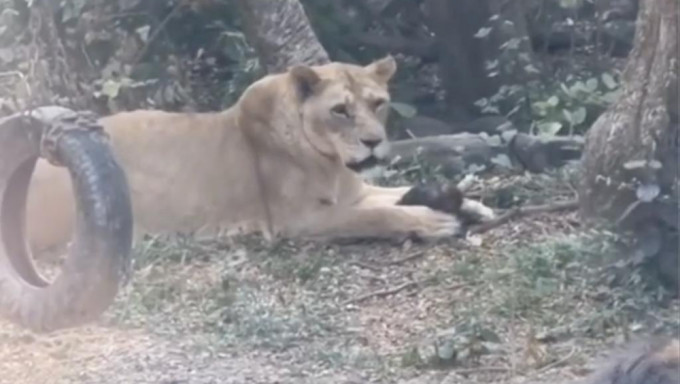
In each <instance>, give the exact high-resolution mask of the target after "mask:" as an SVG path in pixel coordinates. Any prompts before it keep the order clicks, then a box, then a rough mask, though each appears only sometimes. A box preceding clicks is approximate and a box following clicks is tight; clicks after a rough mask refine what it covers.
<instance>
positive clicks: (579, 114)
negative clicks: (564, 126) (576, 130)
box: [571, 107, 588, 125]
mask: <svg viewBox="0 0 680 384" xmlns="http://www.w3.org/2000/svg"><path fill="white" fill-rule="evenodd" d="M587 113H588V111H586V109H585V107H578V108H576V110H574V111H573V112H571V116H572V117H573V119H574V120H573V121H572V122H571V123H572V124H574V125H579V124H583V123H584V122H585V121H586V115H587Z"/></svg>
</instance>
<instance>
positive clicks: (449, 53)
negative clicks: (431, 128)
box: [425, 0, 533, 121]
mask: <svg viewBox="0 0 680 384" xmlns="http://www.w3.org/2000/svg"><path fill="white" fill-rule="evenodd" d="M425 4H426V6H427V18H428V24H429V26H430V29H431V30H432V31H433V32H434V34H435V35H436V40H437V41H436V43H437V46H438V48H439V67H440V73H441V77H442V80H443V83H444V87H445V89H446V97H447V107H448V109H449V114H450V119H451V120H452V121H468V120H471V119H472V118H474V117H476V116H479V115H480V110H479V108H478V107H477V106H475V105H474V104H475V102H476V101H477V100H479V99H482V98H488V97H490V96H492V95H493V94H495V93H496V91H497V90H498V87H499V85H500V84H501V83H506V84H507V83H515V82H517V81H519V82H521V83H523V82H524V81H525V80H519V79H516V78H515V77H516V76H517V75H518V73H517V72H518V70H522V74H524V72H523V68H524V67H525V66H526V65H527V64H529V63H532V62H533V60H532V58H533V54H532V51H531V44H530V43H529V38H528V32H527V23H526V20H525V19H524V17H525V16H524V12H523V11H522V5H521V2H518V1H511V2H500V1H498V0H458V1H451V0H426V1H425ZM492 15H499V16H500V17H499V18H496V19H495V21H490V18H491V16H492ZM506 20H507V21H511V22H512V23H507V22H505V21H506ZM483 27H491V30H490V32H489V34H488V36H487V37H485V38H478V37H475V35H476V34H477V32H479V30H480V29H481V28H483ZM514 39H516V42H517V48H515V49H514V50H512V52H511V53H512V54H511V55H510V57H511V58H512V60H514V61H517V62H519V61H518V60H520V59H519V58H523V59H521V60H525V61H527V62H526V63H523V64H522V65H513V67H517V68H516V69H513V70H512V73H500V76H494V77H489V75H488V73H487V69H486V63H487V61H488V62H491V61H494V60H500V61H501V62H502V63H501V65H506V64H507V63H504V61H506V58H503V57H500V53H501V51H500V50H499V47H500V46H501V45H502V44H503V43H506V42H508V41H510V40H514ZM513 64H515V63H513Z"/></svg>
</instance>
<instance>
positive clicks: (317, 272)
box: [0, 183, 680, 384]
mask: <svg viewBox="0 0 680 384" xmlns="http://www.w3.org/2000/svg"><path fill="white" fill-rule="evenodd" d="M525 184H526V183H525ZM525 187H526V185H524V186H523V188H525ZM528 189H530V188H528ZM524 190H527V188H525V189H524ZM515 195H519V193H515ZM553 197H554V196H553ZM617 241H618V239H617V238H616V236H614V235H613V234H610V233H607V232H606V231H604V230H597V231H596V230H593V229H588V228H584V227H583V226H582V225H580V224H579V221H578V217H577V216H576V213H574V212H564V213H552V214H543V215H538V216H532V217H526V218H522V219H519V220H515V221H512V222H510V223H508V224H506V225H504V226H502V227H499V228H496V229H494V230H492V231H490V232H487V233H484V234H482V235H481V236H479V237H476V238H469V239H451V240H446V241H441V242H436V243H431V244H414V243H411V242H408V241H407V242H402V243H396V242H395V243H385V242H365V243H361V244H323V243H309V242H302V241H287V240H281V241H277V242H275V243H273V244H270V243H265V242H263V241H262V240H261V239H260V238H259V237H257V236H242V237H238V238H232V239H226V240H224V241H219V242H218V241H215V242H196V241H192V240H187V239H183V238H169V239H161V238H151V239H147V240H146V241H144V242H143V243H142V244H140V245H139V246H138V247H137V249H136V255H137V259H136V273H135V276H134V278H133V281H132V282H131V283H130V284H129V285H128V286H126V287H125V289H124V291H123V292H122V294H121V295H119V297H118V298H117V301H116V303H115V305H114V307H113V308H111V309H110V310H109V311H107V312H106V314H105V315H104V316H103V317H102V319H101V320H100V321H98V322H97V323H96V324H93V325H91V326H87V327H82V328H78V329H72V330H68V331H62V332H58V333H55V334H51V335H33V334H30V333H28V332H26V331H24V330H22V329H19V328H17V327H15V326H13V325H10V324H7V323H4V322H0V383H2V384H5V383H7V384H22V383H27V384H34V383H163V384H180V383H182V384H184V383H192V384H193V383H197V384H198V383H200V384H203V383H256V384H257V383H263V384H264V383H347V384H349V383H409V384H415V383H423V384H430V383H431V384H452V383H525V382H536V383H538V382H551V383H560V382H565V383H566V382H570V381H572V380H573V379H575V378H578V377H580V376H582V375H585V374H587V373H588V372H589V371H590V370H591V369H592V368H593V367H595V366H597V364H598V363H599V362H600V361H601V358H602V357H605V356H606V354H607V352H609V351H610V349H611V347H612V346H615V345H619V344H621V343H622V342H624V341H626V340H628V339H630V338H635V337H636V336H638V335H639V336H644V335H647V334H651V333H655V332H667V333H669V332H675V333H676V334H677V332H678V329H679V326H680V320H679V319H680V316H679V314H680V312H679V308H680V305H679V303H678V302H677V300H674V299H672V298H670V297H669V295H668V294H667V292H666V291H664V290H663V289H662V288H659V287H658V286H655V285H653V284H652V283H650V279H649V278H648V277H646V276H645V275H644V274H640V273H638V272H637V271H628V270H624V271H618V272H617V271H613V272H612V271H610V269H608V267H606V266H610V265H611V263H609V260H610V258H609V256H612V255H615V254H617V249H618V248H617V246H616V245H617Z"/></svg>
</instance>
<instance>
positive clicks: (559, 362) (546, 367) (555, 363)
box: [534, 346, 578, 375]
mask: <svg viewBox="0 0 680 384" xmlns="http://www.w3.org/2000/svg"><path fill="white" fill-rule="evenodd" d="M577 349H578V348H576V347H575V346H572V347H571V350H570V351H569V353H567V354H566V355H565V356H564V357H563V358H561V359H559V360H557V361H553V362H552V363H550V364H547V365H544V366H543V367H541V368H540V369H539V370H537V371H536V372H535V373H534V374H535V375H538V374H541V373H543V372H546V371H548V370H550V369H552V368H555V367H558V366H560V365H562V364H564V363H566V362H567V361H569V360H571V358H572V357H574V354H576V350H577Z"/></svg>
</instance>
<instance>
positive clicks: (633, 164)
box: [623, 160, 647, 170]
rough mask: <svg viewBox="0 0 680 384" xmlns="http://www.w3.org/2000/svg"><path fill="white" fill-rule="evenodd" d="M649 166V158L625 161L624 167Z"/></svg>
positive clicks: (638, 167)
mask: <svg viewBox="0 0 680 384" xmlns="http://www.w3.org/2000/svg"><path fill="white" fill-rule="evenodd" d="M646 166H647V160H631V161H627V162H625V163H623V168H624V169H628V170H631V169H640V168H644V167H646Z"/></svg>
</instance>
